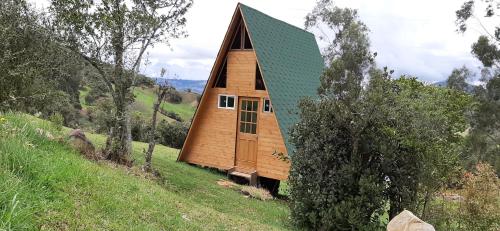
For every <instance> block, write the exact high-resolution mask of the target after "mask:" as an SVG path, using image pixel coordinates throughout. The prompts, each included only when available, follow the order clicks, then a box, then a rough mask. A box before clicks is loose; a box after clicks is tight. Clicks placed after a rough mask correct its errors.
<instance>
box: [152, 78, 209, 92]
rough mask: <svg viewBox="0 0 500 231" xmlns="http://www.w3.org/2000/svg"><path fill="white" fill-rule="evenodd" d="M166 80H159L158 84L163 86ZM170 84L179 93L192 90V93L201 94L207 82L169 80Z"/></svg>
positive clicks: (157, 80)
mask: <svg viewBox="0 0 500 231" xmlns="http://www.w3.org/2000/svg"><path fill="white" fill-rule="evenodd" d="M164 81H165V80H164V79H160V78H157V79H156V82H157V83H159V84H162V83H163V82H164ZM168 82H169V83H170V84H172V85H173V86H174V87H175V89H177V90H178V91H186V90H187V89H191V91H192V92H196V93H198V94H201V93H202V92H203V88H205V83H206V82H207V81H206V80H188V79H168Z"/></svg>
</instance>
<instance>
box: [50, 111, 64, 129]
mask: <svg viewBox="0 0 500 231" xmlns="http://www.w3.org/2000/svg"><path fill="white" fill-rule="evenodd" d="M49 121H50V122H52V125H53V126H54V128H55V129H56V130H57V131H61V130H62V128H63V124H64V117H63V116H62V115H61V113H54V114H52V115H50V116H49Z"/></svg>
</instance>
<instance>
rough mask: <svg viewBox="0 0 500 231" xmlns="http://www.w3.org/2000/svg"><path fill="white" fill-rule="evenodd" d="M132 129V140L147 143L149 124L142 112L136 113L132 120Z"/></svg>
mask: <svg viewBox="0 0 500 231" xmlns="http://www.w3.org/2000/svg"><path fill="white" fill-rule="evenodd" d="M130 126H131V127H130V129H131V135H132V140H134V141H142V142H146V141H147V139H148V132H149V130H150V129H149V123H148V121H146V120H145V119H144V118H143V117H142V115H141V113H140V112H136V113H134V114H133V115H132V117H131V118H130Z"/></svg>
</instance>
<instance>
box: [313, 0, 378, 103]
mask: <svg viewBox="0 0 500 231" xmlns="http://www.w3.org/2000/svg"><path fill="white" fill-rule="evenodd" d="M305 26H306V28H307V29H310V30H311V29H313V28H315V29H317V30H319V31H321V32H322V33H323V34H322V36H320V39H321V40H323V41H324V42H326V43H327V44H328V45H327V47H326V48H325V50H324V51H323V56H324V58H325V62H326V63H327V64H328V65H329V66H330V68H328V69H327V70H326V71H327V72H328V73H326V74H324V75H323V76H322V77H321V87H320V88H319V93H320V94H329V92H328V91H335V92H336V93H337V96H338V97H341V98H345V97H348V96H347V95H346V94H344V93H347V89H349V94H351V96H352V97H355V94H356V92H359V91H360V90H361V89H360V88H359V86H361V81H362V80H363V76H364V74H366V71H367V70H368V69H369V67H370V66H371V64H372V61H373V57H372V54H371V53H370V41H369V38H368V31H369V30H368V27H367V26H366V25H365V24H364V23H363V22H362V21H360V20H359V16H358V12H357V10H353V9H349V8H339V7H337V6H334V5H333V3H332V2H331V0H320V1H318V4H317V6H316V7H315V8H314V10H313V11H312V13H310V14H308V15H307V17H306V22H305ZM325 27H326V28H325ZM331 36H333V37H331ZM355 86H358V89H353V88H354V87H355ZM344 91H345V92H344Z"/></svg>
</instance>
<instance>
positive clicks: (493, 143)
mask: <svg viewBox="0 0 500 231" xmlns="http://www.w3.org/2000/svg"><path fill="white" fill-rule="evenodd" d="M478 3H484V4H483V6H480V7H482V8H481V9H480V11H481V14H483V15H484V17H483V19H491V20H494V19H500V14H499V12H498V10H499V6H500V2H499V1H498V0H481V1H477V0H476V1H475V0H469V1H466V2H465V3H464V4H463V5H462V7H461V8H460V9H459V10H458V11H456V16H457V21H456V22H457V26H458V27H459V28H458V30H459V31H460V32H462V33H464V32H465V31H467V29H468V27H467V24H468V20H470V19H471V18H474V19H476V20H477V21H478V22H479V24H480V25H481V26H482V29H483V34H482V35H481V36H479V38H478V40H477V42H475V43H474V44H473V45H472V53H473V54H474V56H476V58H478V59H479V60H480V61H481V62H482V63H483V65H484V68H483V70H482V72H481V74H482V77H481V81H482V84H481V85H480V86H478V87H477V88H476V89H475V98H476V100H477V101H478V103H477V105H476V107H475V110H474V111H473V113H472V116H471V129H470V135H469V136H468V138H467V139H468V141H467V148H466V149H465V150H464V151H463V156H464V160H465V164H466V167H468V168H472V167H473V166H474V165H475V164H477V163H479V162H481V161H487V162H488V163H490V164H491V165H493V167H494V169H495V170H496V172H497V174H499V175H500V155H499V154H500V118H499V115H500V49H499V46H500V25H499V24H496V25H495V29H494V32H491V31H489V30H488V28H486V27H484V26H483V24H482V23H481V19H480V18H479V17H477V16H476V12H477V9H476V7H477V4H478ZM493 22H494V23H498V20H496V21H493Z"/></svg>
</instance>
